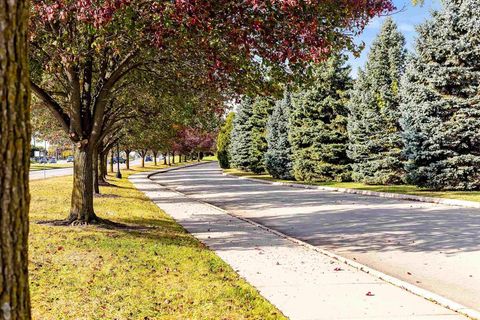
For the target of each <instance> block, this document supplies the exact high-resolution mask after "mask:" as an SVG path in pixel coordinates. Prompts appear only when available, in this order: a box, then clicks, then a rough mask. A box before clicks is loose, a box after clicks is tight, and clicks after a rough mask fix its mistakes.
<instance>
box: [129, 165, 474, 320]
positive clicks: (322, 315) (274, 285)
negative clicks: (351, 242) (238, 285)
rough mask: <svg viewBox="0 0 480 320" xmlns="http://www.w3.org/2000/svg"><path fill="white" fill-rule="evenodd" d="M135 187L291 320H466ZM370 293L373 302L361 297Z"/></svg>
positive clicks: (212, 213)
mask: <svg viewBox="0 0 480 320" xmlns="http://www.w3.org/2000/svg"><path fill="white" fill-rule="evenodd" d="M129 179H130V180H131V181H132V182H133V183H134V184H135V186H136V187H137V188H138V189H139V190H142V191H143V192H144V193H145V194H146V195H147V196H148V197H149V198H150V199H151V200H152V201H153V202H154V203H156V204H157V205H158V206H159V207H160V208H162V209H163V210H164V211H165V212H166V213H168V214H169V215H171V216H172V217H173V218H175V220H176V221H177V222H179V223H180V224H181V225H182V226H183V227H185V229H187V230H188V231H189V232H190V233H191V234H192V235H194V236H195V237H196V238H198V239H200V240H201V241H202V242H203V243H204V244H206V245H207V246H208V248H210V249H211V250H214V251H215V253H216V254H217V255H219V256H220V257H221V258H222V259H223V260H224V261H225V262H227V263H228V264H229V265H230V266H231V267H232V268H233V269H234V270H235V271H236V272H237V273H238V274H239V275H240V276H241V277H242V278H243V279H245V280H246V281H248V282H249V283H250V284H252V285H253V286H255V287H256V288H257V289H258V290H259V291H260V293H261V294H262V295H263V296H264V297H265V298H267V299H268V300H269V301H270V302H271V303H272V304H274V305H275V306H277V307H278V308H279V310H280V311H281V312H282V313H283V314H284V315H286V316H287V317H288V318H289V319H291V320H353V319H356V320H360V319H365V320H366V319H369V320H379V319H397V320H400V319H403V320H406V319H408V320H427V319H429V320H433V319H435V320H440V319H444V320H461V319H466V317H464V316H462V315H460V314H456V313H455V312H453V311H451V310H448V309H446V308H443V307H441V306H439V305H437V304H435V303H432V302H430V301H428V300H426V299H424V298H422V297H419V296H416V295H414V294H412V293H410V292H407V291H406V290H403V289H401V288H398V287H395V286H393V285H391V284H388V283H386V282H384V281H382V280H380V279H378V278H376V277H375V276H373V275H370V274H367V273H365V272H362V271H360V270H358V269H355V268H353V267H350V266H348V265H345V264H344V263H343V262H341V261H339V260H335V259H331V258H329V257H328V256H326V255H324V254H321V253H319V252H317V251H316V250H313V249H312V248H311V247H305V246H303V245H300V244H298V243H296V242H293V241H290V240H288V239H285V238H284V237H281V236H279V235H277V234H274V233H273V232H270V231H267V230H265V229H263V228H261V227H259V226H258V225H253V224H251V223H248V222H246V221H244V220H241V219H238V218H236V217H232V216H230V215H228V214H227V213H226V212H225V211H223V210H220V209H218V208H217V207H214V206H210V205H208V204H205V203H203V202H199V201H195V200H194V199H191V198H190V197H187V196H185V195H183V194H180V193H177V192H174V191H172V190H170V189H168V188H166V187H164V186H161V185H160V184H158V183H155V179H156V177H155V176H154V177H152V178H151V179H152V180H153V182H152V180H150V179H149V178H148V173H140V174H136V175H133V176H130V177H129ZM368 292H371V294H367V293H368Z"/></svg>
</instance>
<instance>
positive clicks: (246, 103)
mask: <svg viewBox="0 0 480 320" xmlns="http://www.w3.org/2000/svg"><path fill="white" fill-rule="evenodd" d="M252 115H253V100H252V99H251V98H249V97H245V98H244V99H243V100H242V102H241V103H240V105H239V106H238V110H237V113H236V115H235V119H234V120H233V130H232V133H231V142H230V143H231V144H230V155H231V165H232V166H233V167H235V168H239V169H241V170H248V167H249V166H250V163H251V159H252V122H251V117H252Z"/></svg>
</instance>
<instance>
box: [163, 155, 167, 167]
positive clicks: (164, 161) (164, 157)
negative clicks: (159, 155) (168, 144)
mask: <svg viewBox="0 0 480 320" xmlns="http://www.w3.org/2000/svg"><path fill="white" fill-rule="evenodd" d="M163 164H164V165H167V154H166V153H164V154H163Z"/></svg>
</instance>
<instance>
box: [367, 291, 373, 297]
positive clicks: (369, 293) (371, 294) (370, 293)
mask: <svg viewBox="0 0 480 320" xmlns="http://www.w3.org/2000/svg"><path fill="white" fill-rule="evenodd" d="M365 295H366V296H368V297H373V296H374V294H373V293H372V292H371V291H368V292H367V293H366V294H365Z"/></svg>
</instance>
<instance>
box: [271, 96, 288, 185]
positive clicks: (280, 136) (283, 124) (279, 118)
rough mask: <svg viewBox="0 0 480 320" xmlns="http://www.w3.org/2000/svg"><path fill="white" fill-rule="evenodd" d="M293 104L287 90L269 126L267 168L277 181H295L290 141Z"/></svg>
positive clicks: (278, 103)
mask: <svg viewBox="0 0 480 320" xmlns="http://www.w3.org/2000/svg"><path fill="white" fill-rule="evenodd" d="M291 104H292V102H291V97H290V93H289V92H288V91H287V90H285V93H284V96H283V99H282V100H279V101H277V103H276V104H275V108H274V109H273V113H272V115H271V116H270V119H269V120H268V125H267V144H268V150H267V152H266V154H265V167H266V169H267V171H268V173H269V174H270V175H271V176H272V177H274V178H276V179H286V180H290V179H293V170H292V148H291V146H290V141H288V132H289V123H288V122H289V114H290V109H291Z"/></svg>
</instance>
